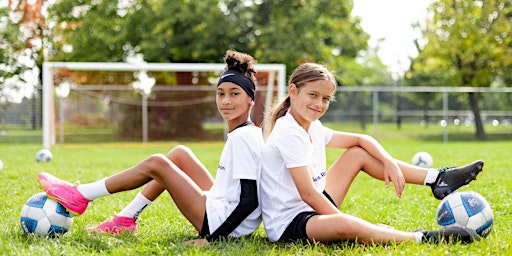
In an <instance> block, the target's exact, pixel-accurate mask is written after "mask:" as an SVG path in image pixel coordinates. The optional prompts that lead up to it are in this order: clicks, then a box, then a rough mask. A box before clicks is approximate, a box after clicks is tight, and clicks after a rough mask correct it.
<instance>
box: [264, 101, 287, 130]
mask: <svg viewBox="0 0 512 256" xmlns="http://www.w3.org/2000/svg"><path fill="white" fill-rule="evenodd" d="M289 108H290V96H286V98H285V99H284V100H282V101H281V103H279V104H277V105H275V106H274V107H273V108H272V111H271V112H270V113H269V114H268V115H266V117H265V119H266V121H265V138H266V137H268V135H270V132H272V129H274V125H275V124H276V121H277V119H279V118H280V117H283V116H284V115H286V112H288V109H289Z"/></svg>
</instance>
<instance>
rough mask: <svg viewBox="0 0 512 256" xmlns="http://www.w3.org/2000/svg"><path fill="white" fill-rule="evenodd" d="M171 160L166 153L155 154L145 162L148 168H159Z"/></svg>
mask: <svg viewBox="0 0 512 256" xmlns="http://www.w3.org/2000/svg"><path fill="white" fill-rule="evenodd" d="M167 161H169V160H168V159H167V157H166V156H165V155H164V154H160V153H159V154H154V155H151V156H150V157H148V158H146V160H144V162H143V164H144V165H146V166H147V168H146V169H147V170H159V169H161V168H160V167H161V166H163V165H168V162H167Z"/></svg>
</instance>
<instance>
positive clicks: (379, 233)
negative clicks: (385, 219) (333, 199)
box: [306, 213, 416, 244]
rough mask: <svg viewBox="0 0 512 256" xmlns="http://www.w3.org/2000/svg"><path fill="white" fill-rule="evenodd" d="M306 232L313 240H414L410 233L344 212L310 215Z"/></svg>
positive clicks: (365, 241)
mask: <svg viewBox="0 0 512 256" xmlns="http://www.w3.org/2000/svg"><path fill="white" fill-rule="evenodd" d="M306 233H307V235H308V238H309V239H310V240H311V241H314V242H333V241H340V240H349V241H356V242H361V243H372V242H373V243H378V244H380V243H388V242H404V241H416V239H415V237H414V235H413V234H412V233H409V232H404V231H400V230H396V229H392V228H389V227H384V226H380V225H375V224H372V223H369V222H367V221H365V220H363V219H360V218H357V217H354V216H351V215H348V214H344V213H339V214H331V215H316V216H313V217H311V218H310V219H309V221H308V223H307V224H306Z"/></svg>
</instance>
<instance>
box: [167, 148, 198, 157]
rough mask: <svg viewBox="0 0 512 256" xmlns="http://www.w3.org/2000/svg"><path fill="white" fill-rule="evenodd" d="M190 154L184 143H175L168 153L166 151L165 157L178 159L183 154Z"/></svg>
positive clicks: (190, 151)
mask: <svg viewBox="0 0 512 256" xmlns="http://www.w3.org/2000/svg"><path fill="white" fill-rule="evenodd" d="M190 154H192V150H191V149H190V148H189V147H187V146H184V145H177V146H175V147H173V148H172V149H171V150H170V151H169V153H167V157H168V158H169V159H179V158H181V157H183V156H186V155H190Z"/></svg>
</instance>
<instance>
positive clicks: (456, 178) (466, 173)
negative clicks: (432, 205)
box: [428, 160, 484, 199]
mask: <svg viewBox="0 0 512 256" xmlns="http://www.w3.org/2000/svg"><path fill="white" fill-rule="evenodd" d="M483 167H484V161H482V160H478V161H475V162H473V163H470V164H468V165H465V166H460V167H443V168H441V169H439V175H438V176H437V178H436V181H435V182H434V183H430V184H428V185H429V186H430V187H431V188H432V193H433V194H434V196H435V198H437V199H443V198H445V197H446V196H447V195H449V194H451V193H453V192H455V190H457V189H459V188H460V187H462V186H464V185H468V184H469V183H470V182H471V181H472V180H476V176H477V175H478V174H479V173H480V172H481V171H482V168H483Z"/></svg>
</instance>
